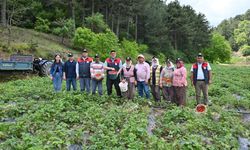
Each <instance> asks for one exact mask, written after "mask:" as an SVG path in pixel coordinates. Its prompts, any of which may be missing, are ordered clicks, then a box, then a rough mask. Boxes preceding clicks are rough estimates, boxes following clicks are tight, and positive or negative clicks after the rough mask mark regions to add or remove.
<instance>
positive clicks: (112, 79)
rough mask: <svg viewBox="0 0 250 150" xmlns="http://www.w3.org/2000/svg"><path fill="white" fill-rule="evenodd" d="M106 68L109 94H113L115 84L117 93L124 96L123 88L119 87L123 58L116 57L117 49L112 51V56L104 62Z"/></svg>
mask: <svg viewBox="0 0 250 150" xmlns="http://www.w3.org/2000/svg"><path fill="white" fill-rule="evenodd" d="M104 68H105V69H106V70H107V81H106V84H107V91H108V95H111V94H112V87H113V85H114V86H115V90H116V94H117V96H118V97H122V95H121V89H120V87H119V83H120V74H119V70H120V69H121V68H122V60H121V59H120V58H117V57H116V51H115V50H112V51H111V52H110V57H109V58H107V59H106V60H105V62H104Z"/></svg>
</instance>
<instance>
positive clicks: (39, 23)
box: [35, 17, 50, 33]
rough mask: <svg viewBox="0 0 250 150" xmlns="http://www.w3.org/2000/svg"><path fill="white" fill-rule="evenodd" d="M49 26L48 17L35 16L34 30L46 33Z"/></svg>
mask: <svg viewBox="0 0 250 150" xmlns="http://www.w3.org/2000/svg"><path fill="white" fill-rule="evenodd" d="M49 26H50V22H49V20H48V19H43V18H40V17H37V18H36V23H35V30H37V31H40V32H46V33H48V32H49V31H50V28H49Z"/></svg>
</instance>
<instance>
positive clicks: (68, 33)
mask: <svg viewBox="0 0 250 150" xmlns="http://www.w3.org/2000/svg"><path fill="white" fill-rule="evenodd" d="M74 22H75V21H74V20H72V19H66V20H65V19H60V20H58V21H56V22H55V24H57V25H58V27H56V28H54V29H53V31H52V33H54V34H56V35H59V36H61V38H62V39H61V43H62V44H64V39H65V38H72V37H73V35H74V31H75V23H74Z"/></svg>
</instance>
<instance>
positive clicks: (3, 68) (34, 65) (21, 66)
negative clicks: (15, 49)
mask: <svg viewBox="0 0 250 150" xmlns="http://www.w3.org/2000/svg"><path fill="white" fill-rule="evenodd" d="M51 65H52V62H51V61H48V60H46V59H42V58H35V59H34V58H33V56H32V55H19V54H14V55H11V56H10V59H9V60H0V72H15V71H20V72H35V73H39V75H40V76H47V75H49V71H50V67H51Z"/></svg>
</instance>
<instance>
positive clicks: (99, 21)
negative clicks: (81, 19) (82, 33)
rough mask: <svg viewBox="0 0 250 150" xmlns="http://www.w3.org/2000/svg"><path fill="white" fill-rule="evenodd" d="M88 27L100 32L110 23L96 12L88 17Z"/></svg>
mask: <svg viewBox="0 0 250 150" xmlns="http://www.w3.org/2000/svg"><path fill="white" fill-rule="evenodd" d="M86 27H88V28H90V29H91V30H92V31H93V32H95V33H99V32H103V31H105V30H106V29H107V28H108V25H107V24H106V23H105V22H104V21H103V15H102V14H100V13H96V14H93V15H92V16H89V17H87V18H86Z"/></svg>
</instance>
